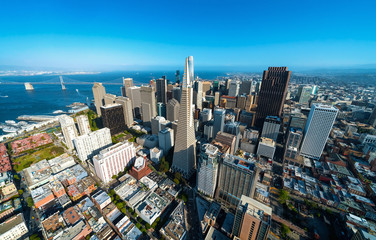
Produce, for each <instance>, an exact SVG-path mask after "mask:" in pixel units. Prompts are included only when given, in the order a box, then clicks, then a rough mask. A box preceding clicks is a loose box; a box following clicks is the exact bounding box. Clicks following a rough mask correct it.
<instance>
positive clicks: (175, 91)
mask: <svg viewBox="0 0 376 240" xmlns="http://www.w3.org/2000/svg"><path fill="white" fill-rule="evenodd" d="M172 97H173V98H175V99H176V100H178V102H179V103H180V98H181V89H180V87H174V88H173V89H172Z"/></svg>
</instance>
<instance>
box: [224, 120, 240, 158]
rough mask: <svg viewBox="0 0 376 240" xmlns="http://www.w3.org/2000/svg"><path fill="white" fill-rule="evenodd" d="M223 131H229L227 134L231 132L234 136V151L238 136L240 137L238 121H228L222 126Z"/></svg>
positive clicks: (237, 145)
mask: <svg viewBox="0 0 376 240" xmlns="http://www.w3.org/2000/svg"><path fill="white" fill-rule="evenodd" d="M223 132H225V133H229V134H232V135H234V136H235V146H234V152H235V153H236V151H237V150H238V147H239V142H240V138H241V134H240V122H235V121H233V120H232V121H228V122H227V123H226V124H225V126H224V128H223Z"/></svg>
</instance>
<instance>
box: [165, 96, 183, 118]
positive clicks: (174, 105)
mask: <svg viewBox="0 0 376 240" xmlns="http://www.w3.org/2000/svg"><path fill="white" fill-rule="evenodd" d="M179 109H180V103H179V101H178V100H176V99H175V98H173V99H171V100H170V101H168V103H167V107H166V116H167V120H169V121H171V122H173V121H176V120H178V117H179Z"/></svg>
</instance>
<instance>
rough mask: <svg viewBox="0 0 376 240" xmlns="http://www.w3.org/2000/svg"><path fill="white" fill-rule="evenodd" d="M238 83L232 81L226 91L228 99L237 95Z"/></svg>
mask: <svg viewBox="0 0 376 240" xmlns="http://www.w3.org/2000/svg"><path fill="white" fill-rule="evenodd" d="M239 89H240V83H239V82H238V81H232V82H231V83H230V87H229V89H228V95H229V96H230V97H236V96H238V94H239Z"/></svg>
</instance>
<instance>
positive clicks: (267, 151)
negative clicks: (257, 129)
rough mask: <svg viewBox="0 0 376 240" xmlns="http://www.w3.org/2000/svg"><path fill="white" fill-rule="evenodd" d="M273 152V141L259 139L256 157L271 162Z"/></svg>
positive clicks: (274, 148) (263, 138)
mask: <svg viewBox="0 0 376 240" xmlns="http://www.w3.org/2000/svg"><path fill="white" fill-rule="evenodd" d="M275 150H276V145H275V141H273V139H270V138H266V137H261V138H260V141H259V144H258V147H257V155H259V156H262V157H266V158H269V159H272V160H273V158H274V153H275Z"/></svg>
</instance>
